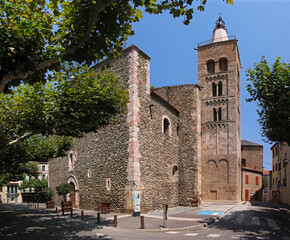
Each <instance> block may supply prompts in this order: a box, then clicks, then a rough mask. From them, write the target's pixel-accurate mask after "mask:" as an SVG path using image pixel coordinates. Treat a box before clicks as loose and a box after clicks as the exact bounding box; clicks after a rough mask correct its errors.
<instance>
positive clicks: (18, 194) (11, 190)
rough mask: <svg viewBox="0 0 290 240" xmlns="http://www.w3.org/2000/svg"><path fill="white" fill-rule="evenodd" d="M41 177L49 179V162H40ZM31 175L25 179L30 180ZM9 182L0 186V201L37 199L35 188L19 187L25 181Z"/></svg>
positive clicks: (18, 201)
mask: <svg viewBox="0 0 290 240" xmlns="http://www.w3.org/2000/svg"><path fill="white" fill-rule="evenodd" d="M38 167H39V176H38V178H39V179H48V164H47V162H39V163H38ZM31 178H32V177H31V176H28V175H27V176H25V178H24V179H23V180H25V181H30V179H31ZM23 180H21V181H14V182H9V183H8V184H7V185H6V186H3V187H2V188H0V203H22V202H33V201H35V193H34V189H33V188H24V189H22V190H20V189H19V186H20V185H21V183H22V182H23Z"/></svg>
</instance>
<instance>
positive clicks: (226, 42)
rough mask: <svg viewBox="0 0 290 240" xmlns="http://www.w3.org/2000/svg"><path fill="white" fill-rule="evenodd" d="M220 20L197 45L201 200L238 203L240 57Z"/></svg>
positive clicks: (239, 198) (239, 185)
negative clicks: (209, 37)
mask: <svg viewBox="0 0 290 240" xmlns="http://www.w3.org/2000/svg"><path fill="white" fill-rule="evenodd" d="M237 42H238V40H237V39H236V38H235V36H228V33H227V30H226V28H225V23H224V21H223V20H222V18H221V17H219V19H218V20H217V22H216V26H215V29H214V31H213V34H212V39H211V40H209V41H207V42H202V43H199V44H198V47H197V48H196V50H197V51H198V85H199V86H200V87H201V88H202V89H201V149H202V151H201V154H202V155H201V165H202V168H201V169H202V170H201V201H219V200H222V201H224V200H228V201H240V200H241V165H240V162H241V140H240V139H241V136H240V132H241V131H240V128H241V127H240V67H241V63H240V57H239V50H238V45H237Z"/></svg>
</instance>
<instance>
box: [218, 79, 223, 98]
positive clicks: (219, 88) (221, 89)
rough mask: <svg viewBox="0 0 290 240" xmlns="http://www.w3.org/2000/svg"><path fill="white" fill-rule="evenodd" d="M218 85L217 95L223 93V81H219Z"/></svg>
mask: <svg viewBox="0 0 290 240" xmlns="http://www.w3.org/2000/svg"><path fill="white" fill-rule="evenodd" d="M218 86H219V87H218V90H219V92H218V94H219V96H222V95H223V83H222V82H221V81H220V82H219V85H218Z"/></svg>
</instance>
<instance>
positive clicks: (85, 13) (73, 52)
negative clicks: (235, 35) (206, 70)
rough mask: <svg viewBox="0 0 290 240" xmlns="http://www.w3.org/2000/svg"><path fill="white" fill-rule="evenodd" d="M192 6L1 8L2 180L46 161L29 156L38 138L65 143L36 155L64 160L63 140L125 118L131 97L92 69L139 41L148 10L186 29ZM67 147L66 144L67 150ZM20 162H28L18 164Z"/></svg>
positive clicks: (119, 2)
mask: <svg viewBox="0 0 290 240" xmlns="http://www.w3.org/2000/svg"><path fill="white" fill-rule="evenodd" d="M206 2H207V0H201V1H200V2H199V3H198V4H197V6H196V8H197V10H199V11H203V10H204V8H205V5H206ZM226 2H227V3H231V4H233V0H226ZM193 4H194V1H193V0H184V1H176V0H169V1H162V2H157V1H155V0H152V1H147V0H131V1H128V0H127V1H126V0H33V1H32V0H0V41H1V46H0V164H2V166H5V167H6V168H5V169H4V168H3V169H2V172H3V171H5V172H6V173H7V174H9V173H11V171H12V172H14V171H15V169H16V168H15V165H17V166H19V164H20V163H24V164H25V162H27V161H31V160H33V159H34V158H38V159H40V157H39V156H38V157H37V156H36V155H35V154H36V152H32V153H31V152H30V151H27V149H26V148H27V145H28V146H30V144H31V139H32V138H33V137H34V139H33V140H32V142H34V144H35V145H36V146H37V145H41V144H43V142H46V141H48V139H49V137H54V136H64V137H63V138H62V139H61V141H60V142H50V146H51V148H50V149H54V150H55V151H54V152H50V154H46V151H45V153H42V152H41V151H40V152H38V153H39V154H40V156H43V155H46V156H54V157H56V156H61V155H62V153H63V151H64V150H65V149H67V148H68V147H69V146H72V140H71V139H70V138H68V139H65V136H70V137H82V136H83V134H84V133H86V132H90V131H97V130H98V129H99V128H100V127H103V126H106V125H107V124H109V123H111V122H112V118H114V117H116V116H119V115H120V114H122V113H123V112H124V111H125V109H126V103H127V94H126V92H125V91H124V90H123V89H122V87H121V86H120V85H119V82H118V78H117V77H115V76H113V75H112V74H109V73H107V72H104V73H98V74H96V73H95V72H94V71H93V69H90V68H89V66H90V65H91V64H93V63H96V62H97V61H99V60H101V59H103V58H104V57H114V56H116V55H117V54H118V53H119V52H120V50H121V49H122V47H123V46H124V44H125V42H126V40H127V38H128V37H129V36H132V35H133V34H134V32H133V30H132V23H134V22H136V21H139V19H140V18H141V17H142V12H141V9H142V8H143V9H144V11H146V12H149V13H150V14H160V13H162V12H163V11H165V10H168V11H169V12H170V14H172V15H173V17H179V16H183V17H184V23H185V24H188V23H189V21H190V20H191V18H192V16H193V13H194V11H193V8H192V5H193ZM113 120H114V119H113ZM35 136H36V137H35ZM37 141H38V142H39V144H37ZM63 142H65V143H67V144H65V146H62V145H61V144H62V143H63ZM58 144H60V146H59V145H58ZM58 153H60V154H58ZM21 154H24V155H25V156H26V158H25V159H24V158H23V157H21V158H20V160H19V161H18V162H17V159H18V156H21ZM11 159H12V164H10V163H11ZM10 165H11V166H10Z"/></svg>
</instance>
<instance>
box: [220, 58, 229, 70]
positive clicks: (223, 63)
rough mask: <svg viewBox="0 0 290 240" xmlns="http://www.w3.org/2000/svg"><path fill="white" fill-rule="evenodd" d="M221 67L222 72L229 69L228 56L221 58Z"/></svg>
mask: <svg viewBox="0 0 290 240" xmlns="http://www.w3.org/2000/svg"><path fill="white" fill-rule="evenodd" d="M219 69H220V72H226V71H228V60H227V59H226V58H221V59H220V60H219Z"/></svg>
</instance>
